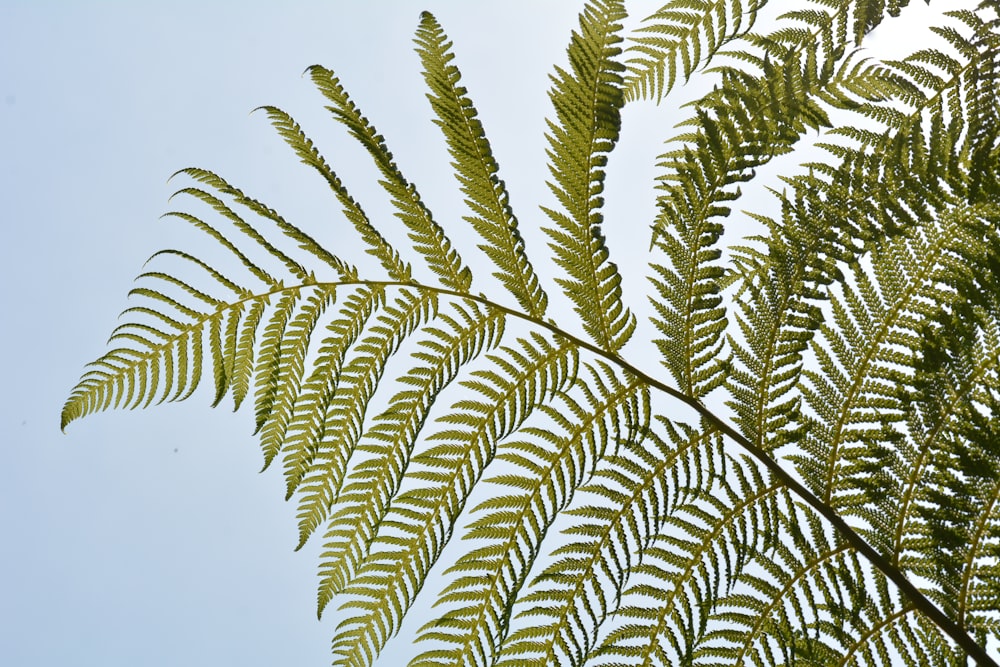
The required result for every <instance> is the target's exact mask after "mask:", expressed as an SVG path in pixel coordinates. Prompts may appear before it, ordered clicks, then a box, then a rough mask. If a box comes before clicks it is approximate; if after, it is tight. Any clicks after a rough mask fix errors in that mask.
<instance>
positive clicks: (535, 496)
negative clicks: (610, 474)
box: [418, 368, 648, 665]
mask: <svg viewBox="0 0 1000 667" xmlns="http://www.w3.org/2000/svg"><path fill="white" fill-rule="evenodd" d="M602 371H603V372H602V373H598V372H597V370H596V369H591V370H590V372H591V375H592V376H593V378H594V382H595V385H596V386H597V387H598V388H599V389H598V392H597V393H593V394H592V393H590V392H589V391H588V392H585V394H584V396H585V398H586V403H583V404H581V403H579V402H577V401H576V400H574V399H573V398H571V397H570V396H569V395H565V394H564V395H561V396H560V400H559V403H558V404H556V405H543V406H542V407H541V410H542V411H543V412H544V413H545V414H546V415H547V416H548V417H549V419H551V420H552V421H553V422H555V423H556V424H557V426H558V429H557V430H555V431H552V430H548V429H540V428H537V427H532V428H527V429H525V430H523V431H522V433H523V435H524V436H528V439H526V440H515V441H513V442H510V443H505V444H504V445H503V447H502V449H501V450H500V452H499V454H498V459H499V461H503V462H505V463H507V464H509V465H510V467H511V468H512V472H510V473H505V474H502V475H499V476H496V477H493V478H491V479H488V480H487V483H489V484H491V485H496V486H497V487H499V488H498V492H497V494H496V495H494V496H493V497H492V498H490V500H488V501H485V502H483V503H481V504H480V505H479V506H478V507H476V508H475V509H474V510H473V512H472V515H473V516H476V515H478V517H477V518H476V519H475V520H474V521H473V522H472V523H471V524H470V526H469V531H468V533H467V537H468V538H469V539H476V540H481V541H482V542H483V545H482V546H481V547H479V548H476V549H473V550H472V551H470V552H469V553H467V554H465V555H464V556H463V557H461V558H460V559H459V560H458V562H457V563H456V564H455V565H454V566H452V567H451V568H449V569H448V571H447V572H446V574H447V575H453V576H454V579H453V581H452V582H451V583H450V584H449V585H448V586H447V587H445V589H444V590H443V591H442V593H441V594H440V596H439V598H438V602H437V604H439V605H440V604H445V605H447V606H448V608H447V610H446V611H445V612H444V613H443V614H442V615H441V616H440V617H439V618H437V619H436V620H434V621H432V622H430V623H428V624H427V625H425V626H424V628H423V629H422V632H421V635H420V640H421V641H425V640H437V641H438V642H439V643H441V644H444V646H443V647H440V648H437V649H435V650H433V651H430V652H426V653H424V654H423V655H421V656H420V659H419V661H418V663H419V662H420V661H422V662H423V663H424V664H432V663H433V664H452V665H464V664H489V663H490V662H491V661H492V660H493V659H494V658H495V656H496V654H497V651H498V648H499V645H500V642H501V641H502V640H503V637H504V636H505V635H506V634H507V632H508V627H507V624H508V622H509V618H510V614H511V607H512V605H513V604H514V600H515V596H516V594H517V592H518V591H519V589H520V588H521V586H522V585H523V583H524V580H525V577H526V576H527V575H528V567H529V565H530V563H531V562H532V561H534V559H535V557H536V556H537V554H538V550H539V546H540V544H541V540H542V538H543V537H544V536H545V534H546V532H547V530H548V528H549V526H550V524H551V522H552V521H553V519H554V518H555V516H556V514H557V513H558V512H559V511H560V510H561V509H563V508H564V507H565V506H566V504H567V503H568V502H569V501H570V499H571V498H572V496H573V492H574V488H575V487H576V486H578V485H579V484H580V482H581V481H582V480H583V479H585V478H587V477H589V476H590V475H591V474H593V469H594V466H595V465H596V462H597V460H598V459H599V458H600V457H601V456H602V455H603V452H602V451H601V447H602V443H607V442H608V441H609V438H604V437H602V431H604V430H605V429H608V428H611V429H614V430H615V431H622V429H624V431H623V432H621V433H612V434H609V435H610V440H611V441H618V440H620V439H627V438H629V437H630V435H629V433H630V432H636V431H641V430H642V429H643V427H644V424H643V420H644V419H648V416H647V415H646V414H645V407H644V406H645V400H646V396H645V392H644V391H643V388H641V387H639V386H637V385H635V384H634V383H626V384H621V383H619V381H617V379H616V378H614V377H611V376H605V375H604V374H605V373H607V371H608V369H607V368H604V369H602ZM580 387H581V388H583V387H586V385H585V384H582V383H581V385H580ZM566 415H573V418H567V416H566Z"/></svg>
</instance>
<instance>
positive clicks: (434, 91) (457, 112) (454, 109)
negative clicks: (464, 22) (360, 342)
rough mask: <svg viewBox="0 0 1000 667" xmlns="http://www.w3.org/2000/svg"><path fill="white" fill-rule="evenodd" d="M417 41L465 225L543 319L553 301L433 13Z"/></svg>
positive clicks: (425, 17)
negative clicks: (534, 265) (462, 199)
mask: <svg viewBox="0 0 1000 667" xmlns="http://www.w3.org/2000/svg"><path fill="white" fill-rule="evenodd" d="M415 41H416V43H417V53H418V54H420V59H421V62H422V63H423V66H424V80H425V81H426V82H427V86H428V88H429V89H430V91H431V92H430V93H429V94H428V98H429V99H430V101H431V106H432V107H433V109H434V112H435V113H436V114H437V121H436V122H437V125H438V127H440V128H441V131H442V132H443V133H444V136H445V139H447V141H448V150H449V152H450V154H451V156H452V158H453V159H454V162H453V163H452V166H453V167H454V169H455V178H457V179H458V182H459V183H460V184H461V185H462V192H463V193H464V194H465V196H466V203H467V204H468V206H469V208H470V209H471V210H472V213H473V215H469V216H465V220H466V221H467V222H469V223H470V224H471V225H472V227H473V229H475V230H476V231H477V232H478V233H479V235H480V236H481V237H482V238H483V241H484V242H483V243H482V244H480V246H479V247H480V249H482V250H483V252H485V253H486V255H487V256H488V257H489V258H490V259H491V260H493V263H494V264H495V265H496V266H497V269H498V270H497V271H496V272H494V274H493V275H494V276H496V277H497V278H498V279H499V280H500V282H501V283H502V284H503V285H504V286H505V287H506V288H507V289H508V290H509V291H510V292H511V294H513V295H514V298H515V299H517V302H518V304H520V306H521V308H522V309H523V310H524V312H525V313H527V314H529V315H531V316H532V317H534V318H536V319H541V318H542V316H544V314H545V308H546V304H547V301H548V299H547V297H546V295H545V292H544V290H543V289H542V287H541V285H540V284H539V282H538V277H537V276H536V275H535V272H534V269H532V267H531V263H530V262H529V261H528V257H527V255H525V252H524V241H523V240H522V238H521V234H520V232H519V231H518V228H517V218H516V217H515V216H514V212H513V211H512V210H511V208H510V204H509V203H508V195H507V187H506V185H505V184H504V182H503V181H502V180H500V178H499V176H498V172H499V167H498V166H497V163H496V160H495V159H494V158H493V152H492V149H491V148H490V143H489V141H488V140H487V139H486V135H485V133H484V132H483V126H482V123H480V122H479V119H478V118H477V115H478V113H477V112H476V108H475V107H474V106H473V104H472V101H471V100H470V99H469V98H468V97H466V92H467V91H466V89H465V88H464V87H462V86H460V85H459V81H460V80H461V74H460V73H459V71H458V68H457V67H455V65H453V64H452V61H453V60H454V58H455V56H454V54H453V53H452V52H451V42H449V41H448V38H447V37H446V36H445V34H444V31H443V30H442V29H441V26H440V25H439V24H438V22H437V20H435V18H434V17H433V16H432V15H431V14H430V13H428V12H424V13H423V14H421V17H420V27H419V28H418V29H417V38H416V40H415Z"/></svg>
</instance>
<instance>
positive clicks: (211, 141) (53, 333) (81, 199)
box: [0, 0, 941, 667]
mask: <svg viewBox="0 0 1000 667" xmlns="http://www.w3.org/2000/svg"><path fill="white" fill-rule="evenodd" d="M280 4H281V9H278V6H279V3H274V2H256V1H252V2H238V3H237V2H235V1H232V2H208V3H206V2H192V1H190V0H182V1H177V2H172V3H138V2H125V0H118V1H113V0H102V1H99V2H98V1H95V2H76V3H71V2H57V1H56V0H51V1H33V2H29V1H28V0H0V211H2V213H0V219H2V221H3V229H4V240H3V242H2V243H0V272H2V281H0V294H2V306H3V312H4V313H5V315H4V318H3V322H4V324H3V327H2V330H0V342H2V343H3V349H4V350H5V354H6V357H7V360H6V363H5V370H6V377H5V381H4V382H3V383H2V385H0V401H2V405H3V410H2V412H0V448H2V452H3V464H2V466H0V531H2V535H3V538H2V540H0V573H2V574H0V664H4V665H18V666H39V667H40V666H49V665H91V664H93V665H104V666H117V665H147V666H160V665H164V666H165V665H227V664H240V665H244V666H248V667H255V666H258V665H260V666H263V665H275V664H293V665H309V664H315V665H320V664H328V662H329V649H328V647H329V639H330V637H331V635H332V625H331V622H330V621H329V620H327V621H325V622H323V623H320V622H317V621H316V618H315V594H314V586H315V572H316V565H317V555H318V548H316V547H307V548H306V549H304V550H303V552H302V553H297V554H296V553H293V552H292V548H293V546H294V544H295V519H294V507H293V506H291V505H288V504H285V503H283V502H282V501H281V498H282V497H283V485H282V479H281V477H280V475H279V474H276V473H273V472H272V473H265V474H263V475H258V474H257V472H258V470H259V469H260V465H261V458H260V454H259V450H258V449H257V447H256V443H255V440H254V438H253V437H252V436H251V430H252V424H251V416H250V415H249V414H247V413H238V414H235V415H234V414H232V413H230V412H229V411H228V410H227V409H225V408H220V409H217V410H209V409H208V408H207V403H208V402H209V398H208V397H207V394H205V393H199V394H198V395H196V396H195V397H194V399H192V400H191V401H188V402H187V403H183V404H177V405H165V406H160V407H157V408H155V409H151V410H147V411H143V412H135V413H131V412H129V413H123V412H112V413H105V414H100V415H96V416H92V417H88V418H87V419H85V420H83V421H81V422H77V423H74V424H73V425H72V426H71V427H70V428H69V429H68V433H67V434H65V435H64V434H62V433H60V431H59V428H58V416H59V410H60V408H61V406H62V403H63V401H64V400H65V398H66V396H67V395H68V392H69V391H70V389H71V388H72V387H73V385H74V384H75V383H76V380H77V379H78V378H79V376H80V374H81V373H82V371H83V367H84V364H86V363H87V362H89V361H91V360H92V359H94V358H96V357H97V356H99V355H100V354H102V353H103V352H104V350H105V341H106V339H107V336H108V334H109V332H110V331H111V329H112V328H113V327H114V326H115V325H116V324H117V322H118V321H117V316H118V314H119V313H120V312H121V311H122V310H123V309H124V308H125V307H126V306H127V303H126V299H125V296H126V293H127V291H128V290H129V289H130V288H131V286H132V280H133V278H134V277H135V275H136V274H137V273H139V272H140V271H141V270H142V264H143V262H144V261H145V259H146V258H147V257H148V256H150V255H151V254H152V253H153V252H155V251H157V250H159V249H161V248H163V247H168V246H171V245H173V244H175V243H181V242H183V241H184V240H185V239H188V238H190V237H187V236H184V230H182V229H181V228H180V225H179V224H178V223H176V222H170V221H168V220H160V219H159V216H160V215H161V214H162V213H164V212H165V211H167V210H170V209H171V208H172V205H171V204H168V203H167V198H168V197H169V195H170V194H171V193H172V192H173V191H174V190H175V189H177V187H179V185H178V183H168V182H167V177H168V176H169V175H170V174H171V173H173V172H174V171H176V170H177V169H179V168H182V167H186V166H202V167H206V168H210V169H213V170H215V171H217V172H218V173H220V174H222V175H224V176H225V177H226V178H227V179H229V180H230V181H231V182H233V183H235V184H238V185H239V186H240V187H242V188H243V189H244V190H245V191H246V192H248V193H250V194H252V195H253V196H256V197H258V198H260V199H263V200H264V201H266V202H267V203H268V204H270V205H272V206H274V207H275V208H277V209H278V210H279V211H282V212H283V213H284V215H285V216H286V217H288V218H289V219H291V220H293V221H295V222H298V223H300V224H302V225H303V226H306V227H309V228H310V229H314V228H315V226H318V227H320V228H323V229H327V230H328V231H327V232H323V233H326V234H329V235H330V236H329V240H330V242H332V243H340V242H341V237H340V236H339V235H337V234H336V233H334V232H331V231H329V230H332V229H335V228H334V227H323V226H324V225H328V224H334V223H331V222H330V221H331V220H332V219H333V217H335V216H336V208H335V206H334V205H333V203H332V202H331V201H330V197H329V196H327V195H326V192H324V190H323V188H322V187H319V186H320V184H319V183H317V182H316V179H315V178H314V177H313V174H312V173H311V172H309V170H307V169H306V168H305V167H303V166H301V165H298V164H297V162H296V160H295V158H294V157H293V156H292V155H291V153H290V152H289V151H288V150H287V149H285V147H284V146H283V144H282V143H281V141H280V139H278V138H277V137H276V135H275V134H274V132H273V131H272V130H271V129H270V127H269V125H268V124H267V120H266V118H265V117H264V116H263V115H262V114H259V113H258V114H250V113H249V112H250V110H251V109H253V108H255V107H257V106H259V105H262V104H274V105H276V106H280V107H282V108H284V109H285V110H286V111H289V112H290V113H292V114H293V115H294V116H296V118H298V119H299V120H300V121H301V122H302V123H303V125H304V126H305V127H306V129H307V132H309V133H310V134H311V135H312V136H313V137H314V138H315V139H316V140H317V143H318V144H319V145H320V147H321V150H323V151H324V153H325V154H326V155H327V157H328V158H329V159H330V160H331V162H333V163H334V164H335V166H337V167H338V169H339V170H340V172H341V175H342V176H344V178H345V180H346V181H348V183H349V185H350V186H351V187H352V193H353V194H355V196H356V197H358V198H359V199H362V198H363V197H364V196H365V194H366V193H368V192H372V191H371V190H370V189H366V188H369V187H370V186H369V185H368V181H369V180H370V176H371V172H370V170H369V168H368V166H367V162H366V158H365V156H364V154H363V153H361V152H359V151H358V149H357V148H356V147H354V146H352V145H350V142H348V141H346V140H345V139H344V138H343V133H342V132H341V131H340V128H339V127H338V126H337V125H336V124H335V123H334V122H332V121H331V120H330V119H329V118H328V116H327V114H326V112H325V111H323V109H322V101H321V98H320V96H319V95H318V93H316V92H315V91H314V90H313V89H312V87H311V84H310V83H309V82H308V80H307V79H305V78H303V77H301V76H300V74H301V73H302V71H303V70H304V69H305V68H306V67H307V66H309V65H311V64H314V63H319V64H323V65H325V66H328V67H331V68H333V69H335V70H336V71H337V72H338V73H339V74H341V75H342V78H343V80H344V83H345V85H346V87H347V89H348V90H349V91H350V93H351V95H352V97H353V98H354V99H355V101H357V102H358V103H359V105H360V106H361V107H362V109H363V110H364V111H365V113H366V114H367V115H368V116H369V118H370V119H371V120H372V121H373V122H374V123H375V124H376V125H377V126H378V127H379V129H380V131H381V132H382V133H383V134H384V135H385V136H386V138H387V141H388V142H389V145H390V147H391V148H392V150H393V151H394V153H395V154H396V157H397V160H398V162H399V163H400V166H401V167H402V169H403V171H404V173H408V174H410V176H411V178H412V179H413V180H414V181H416V183H417V184H418V185H419V186H420V188H421V192H422V194H423V195H424V198H425V200H426V201H428V202H429V203H431V205H432V208H436V209H437V210H438V211H439V212H438V218H439V219H442V220H443V221H445V224H447V222H446V219H447V217H448V215H449V212H455V213H454V215H455V216H456V217H457V215H458V213H457V210H458V209H457V208H456V207H457V205H458V204H459V203H460V197H459V195H458V193H457V189H456V188H455V187H454V185H453V180H452V178H451V176H450V175H449V172H448V168H447V162H448V158H447V155H446V152H445V150H444V146H443V143H442V142H441V141H440V135H439V133H438V132H437V130H436V128H434V127H433V126H432V125H430V123H429V121H428V118H429V107H428V105H427V104H426V101H425V100H424V97H423V94H424V93H423V87H422V80H421V78H420V76H419V64H418V62H417V59H416V56H415V55H414V54H413V52H412V43H411V38H412V35H413V30H414V28H415V27H416V24H417V17H418V15H419V11H420V10H423V9H429V10H431V11H433V12H434V13H435V14H436V16H437V17H438V19H439V20H440V21H441V23H442V24H443V26H444V28H445V30H446V31H447V32H448V33H449V35H450V36H451V38H452V39H453V40H454V41H455V50H456V52H457V54H458V64H459V66H460V67H461V68H462V71H463V74H464V83H465V84H466V85H467V86H468V87H469V89H470V93H471V95H472V97H473V99H474V100H475V102H476V104H477V107H478V108H479V110H480V112H481V115H482V119H483V122H484V125H485V127H486V130H487V133H488V134H489V135H490V137H491V140H492V142H493V146H494V150H495V152H496V155H497V158H498V160H499V162H500V164H501V170H502V175H503V177H504V178H505V179H506V180H507V182H508V186H509V188H510V191H511V192H512V199H513V202H512V203H513V204H514V206H515V207H516V208H517V210H518V211H519V215H520V216H521V218H522V224H523V225H525V226H528V227H530V226H535V225H537V221H538V220H540V218H539V216H538V214H537V208H536V204H537V203H540V202H546V201H547V193H546V190H545V187H544V185H543V181H544V179H545V177H546V171H545V165H544V153H543V149H544V146H543V141H542V134H543V132H544V124H543V117H544V115H545V114H546V113H547V112H548V105H547V99H546V96H545V90H546V89H547V87H548V81H547V74H548V72H549V70H550V65H551V63H553V62H555V61H557V60H560V59H561V56H562V53H563V49H564V44H565V41H566V37H567V35H568V32H569V30H570V28H571V27H572V26H573V25H574V23H575V6H574V3H568V2H524V1H520V2H505V3H502V5H501V3H469V2H464V3H463V2H457V1H452V2H444V1H431V0H425V1H424V2H421V3H412V2H405V1H403V0H396V1H389V0H380V1H379V2H368V3H362V2H343V1H342V2H333V1H327V2H290V3H280ZM656 4H657V3H653V2H642V3H637V4H636V5H634V6H636V7H637V8H636V9H635V10H634V12H635V14H636V15H642V14H645V13H648V11H649V10H650V9H651V8H654V7H655V6H656ZM938 4H939V5H940V4H941V3H938ZM923 16H924V9H923V3H921V2H916V3H914V7H913V8H912V10H911V11H909V12H908V13H907V16H906V18H908V19H910V20H913V21H916V23H920V22H921V21H924V20H926V19H925V18H923ZM908 30H909V29H908V28H903V27H902V24H897V27H896V28H895V29H894V30H893V32H892V33H887V34H885V35H884V36H882V37H881V38H880V40H879V44H880V45H881V46H885V47H886V48H889V47H892V46H894V45H897V44H899V43H900V42H901V40H900V39H899V37H900V36H902V35H907V34H910V33H909V32H908ZM681 118H682V116H679V115H678V114H677V112H676V110H670V109H666V110H664V109H659V110H654V109H651V108H649V107H648V106H647V107H637V108H635V109H629V110H628V113H627V115H626V128H625V134H624V136H623V148H622V151H621V152H622V153H623V154H625V155H627V156H628V157H627V158H626V157H622V158H616V159H618V160H619V162H618V166H619V171H618V172H614V168H615V166H616V165H615V163H612V166H611V169H612V176H611V182H609V194H608V200H609V202H612V200H614V201H615V202H619V203H614V204H613V205H614V206H620V207H622V208H620V209H618V210H619V212H620V219H623V220H638V221H639V228H637V230H636V231H633V230H631V229H628V228H625V229H623V230H620V231H616V232H610V231H609V235H612V249H613V250H614V249H615V247H616V246H615V245H614V243H615V241H616V239H618V240H619V241H620V245H619V246H618V247H624V249H623V250H621V251H620V253H621V254H619V255H618V256H617V258H618V261H619V263H620V264H621V265H622V266H623V268H624V269H627V270H628V271H629V272H628V273H627V274H626V281H634V286H635V288H636V289H639V290H640V291H641V290H642V289H643V286H642V283H641V280H642V278H641V272H642V262H641V261H630V260H633V259H639V260H641V256H640V255H638V254H636V253H638V252H639V250H638V248H641V246H642V243H643V242H644V241H645V239H646V236H645V234H646V231H645V230H646V227H645V225H646V224H647V222H646V221H648V219H649V213H650V211H651V210H652V204H651V199H650V195H651V193H652V186H651V177H652V174H653V171H652V167H651V164H652V157H653V156H655V155H656V154H657V152H658V149H659V148H660V145H659V143H658V141H657V142H651V141H649V140H648V136H650V135H649V134H648V133H645V134H644V132H647V131H648V130H650V128H663V130H662V131H660V130H659V129H656V130H655V133H654V134H653V136H656V137H658V139H659V138H665V137H667V136H670V134H672V131H671V130H670V127H671V126H672V125H673V124H674V123H675V122H677V121H679V120H681ZM354 165H357V170H356V171H355V170H354V169H353V166H354ZM620 202H636V203H634V204H632V203H630V204H628V205H627V206H625V205H624V204H621V203H620ZM373 206H374V205H373ZM374 210H375V211H376V212H377V211H378V210H379V209H377V207H376V208H375V209H374ZM387 211H388V209H386V210H385V212H387ZM441 211H444V213H442V212H441ZM615 234H616V235H617V236H614V235H615ZM528 235H529V244H530V242H531V240H532V239H531V238H530V234H528ZM629 238H631V239H632V240H635V239H640V240H641V242H640V243H639V245H633V246H629V245H628V241H629ZM345 242H346V241H345ZM348 247H349V246H348ZM530 247H531V246H530V245H529V249H530ZM534 248H535V250H536V252H538V251H539V250H541V249H542V248H544V245H542V244H541V243H536V244H534ZM344 254H350V253H349V252H345V253H344ZM633 255H634V257H633ZM628 287H629V285H628V283H627V285H626V288H627V289H628ZM406 642H407V637H406V635H405V633H404V635H403V636H401V637H400V638H399V639H398V640H397V641H396V642H395V644H391V645H390V647H389V652H388V654H387V656H386V657H387V661H386V664H394V661H393V656H398V655H400V654H401V653H405V652H406V648H407V646H406Z"/></svg>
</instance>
